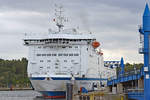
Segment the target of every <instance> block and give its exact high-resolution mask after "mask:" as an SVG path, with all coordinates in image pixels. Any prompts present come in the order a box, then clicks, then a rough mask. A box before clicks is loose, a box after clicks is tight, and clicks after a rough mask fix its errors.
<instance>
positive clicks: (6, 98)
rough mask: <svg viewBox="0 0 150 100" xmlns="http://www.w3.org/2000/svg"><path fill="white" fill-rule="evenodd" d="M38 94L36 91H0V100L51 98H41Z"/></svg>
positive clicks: (39, 99)
mask: <svg viewBox="0 0 150 100" xmlns="http://www.w3.org/2000/svg"><path fill="white" fill-rule="evenodd" d="M37 96H39V97H37ZM40 96H41V94H40V93H38V92H36V91H0V100H52V99H43V98H40ZM55 100H56V99H55ZM57 100H58V99H57ZM59 100H60V99H59ZM61 100H63V99H61Z"/></svg>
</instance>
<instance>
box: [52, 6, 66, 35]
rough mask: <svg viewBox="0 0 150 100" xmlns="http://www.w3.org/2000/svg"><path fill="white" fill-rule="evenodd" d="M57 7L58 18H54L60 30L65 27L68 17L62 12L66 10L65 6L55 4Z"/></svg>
mask: <svg viewBox="0 0 150 100" xmlns="http://www.w3.org/2000/svg"><path fill="white" fill-rule="evenodd" d="M55 7H56V8H57V9H55V17H56V18H54V19H53V21H54V22H55V23H56V26H57V27H58V30H59V32H60V31H61V30H62V29H63V27H64V25H63V24H64V22H67V21H68V19H67V18H65V17H64V16H63V15H62V13H63V12H64V11H63V6H57V5H56V4H55Z"/></svg>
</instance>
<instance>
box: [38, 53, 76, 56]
mask: <svg viewBox="0 0 150 100" xmlns="http://www.w3.org/2000/svg"><path fill="white" fill-rule="evenodd" d="M37 56H79V54H78V53H75V54H73V53H70V54H67V53H64V54H63V53H60V54H37Z"/></svg>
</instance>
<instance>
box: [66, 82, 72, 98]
mask: <svg viewBox="0 0 150 100" xmlns="http://www.w3.org/2000/svg"><path fill="white" fill-rule="evenodd" d="M72 98H73V84H72V83H67V84H66V100H72Z"/></svg>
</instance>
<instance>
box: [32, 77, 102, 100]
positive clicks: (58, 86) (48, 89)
mask: <svg viewBox="0 0 150 100" xmlns="http://www.w3.org/2000/svg"><path fill="white" fill-rule="evenodd" d="M30 80H31V83H32V85H33V87H34V89H35V90H36V91H39V92H41V93H42V94H43V96H44V97H47V98H55V97H56V98H59V97H60V98H62V97H64V98H65V91H66V84H67V83H70V82H71V83H72V84H73V85H74V87H73V89H74V93H78V92H79V90H81V89H80V88H81V87H84V88H85V89H86V90H87V91H92V90H93V89H94V88H97V89H98V88H99V87H100V82H101V81H100V80H101V79H100V78H75V80H71V78H62V77H61V78H58V77H57V78H56V77H55V78H44V77H38V78H37V77H34V78H30ZM103 81H104V80H103ZM58 93H59V95H58ZM56 95H57V96H56Z"/></svg>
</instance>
